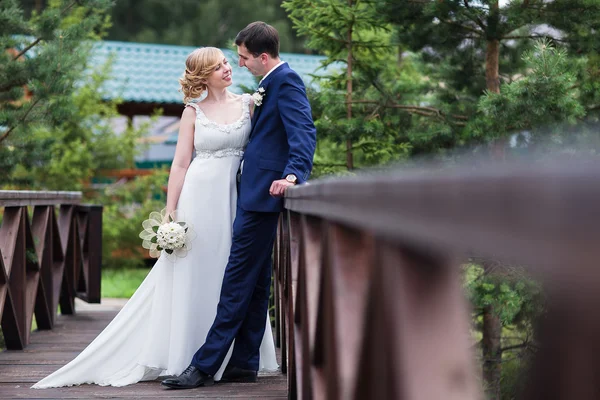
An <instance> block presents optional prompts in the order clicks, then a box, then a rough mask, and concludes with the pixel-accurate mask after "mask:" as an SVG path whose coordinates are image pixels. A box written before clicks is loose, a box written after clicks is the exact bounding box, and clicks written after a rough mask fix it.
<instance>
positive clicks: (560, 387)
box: [275, 163, 600, 400]
mask: <svg viewBox="0 0 600 400" xmlns="http://www.w3.org/2000/svg"><path fill="white" fill-rule="evenodd" d="M599 182H600V165H598V163H588V164H581V165H557V166H533V165H515V166H511V167H489V168H479V169H476V170H475V169H473V170H471V169H462V170H461V169H456V170H452V171H441V172H440V171H438V172H437V173H423V172H414V173H408V172H396V173H391V174H387V175H379V176H368V177H358V178H347V179H346V178H345V179H337V180H329V181H316V182H313V183H311V184H309V185H305V186H300V187H296V188H293V189H291V190H289V191H288V192H287V194H286V208H287V210H288V212H287V213H285V214H284V215H283V218H282V219H281V221H280V225H279V234H278V239H277V242H276V246H275V282H276V284H275V295H276V296H275V303H276V316H277V318H276V328H277V334H276V337H277V341H278V343H279V344H280V345H281V346H282V355H283V363H282V364H283V366H282V367H283V370H284V372H287V374H288V384H289V390H290V398H299V399H328V400H336V399H344V400H351V399H411V400H413V399H423V400H425V399H457V400H458V399H461V400H468V399H480V398H482V394H481V392H482V390H481V379H480V378H479V377H480V375H481V374H480V372H479V368H478V367H477V366H476V363H475V361H474V360H475V357H474V346H473V341H472V340H471V337H470V334H469V328H470V320H469V307H468V304H467V302H466V300H465V299H464V298H463V297H464V296H463V293H462V288H461V281H460V276H459V273H460V268H459V266H460V265H461V264H462V263H463V262H464V261H465V260H466V259H467V258H468V256H471V255H477V256H482V257H488V258H493V259H494V260H501V261H505V262H510V263H519V264H520V265H524V266H526V267H527V268H528V269H529V271H530V272H531V273H532V274H533V275H534V277H536V278H537V279H540V280H541V281H542V282H543V285H544V287H545V292H546V294H547V296H548V299H549V302H548V309H547V315H546V317H545V318H544V319H543V321H542V324H541V329H540V330H539V332H538V339H540V341H541V342H540V343H541V344H540V345H541V348H540V351H539V353H538V356H537V357H536V359H535V360H534V367H533V370H532V371H531V373H530V374H529V375H528V384H527V389H526V393H527V394H526V395H524V397H523V398H526V399H550V398H552V399H578V400H582V399H594V398H598V393H600V381H598V380H597V379H595V378H593V377H595V376H597V374H598V373H599V372H600V370H599V366H598V365H599V364H598V361H597V358H598V356H600V348H598V346H597V342H598V337H600V336H599V335H600V313H599V312H598V308H597V306H598V305H599V304H600V290H599V289H598V288H599V287H600V273H599V271H600V267H599V266H598V262H599V261H598V260H600V223H599V219H600V212H598V209H600V183H599Z"/></svg>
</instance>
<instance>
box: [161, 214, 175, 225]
mask: <svg viewBox="0 0 600 400" xmlns="http://www.w3.org/2000/svg"><path fill="white" fill-rule="evenodd" d="M171 213H173V211H167V212H166V213H165V216H164V217H163V220H162V221H161V222H160V224H161V225H164V224H166V223H168V222H169V216H170V215H171Z"/></svg>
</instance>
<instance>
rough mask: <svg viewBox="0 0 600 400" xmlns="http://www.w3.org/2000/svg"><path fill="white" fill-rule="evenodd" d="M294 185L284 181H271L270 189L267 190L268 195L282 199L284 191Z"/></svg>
mask: <svg viewBox="0 0 600 400" xmlns="http://www.w3.org/2000/svg"><path fill="white" fill-rule="evenodd" d="M294 185H295V183H291V182H288V181H287V180H285V179H279V180H276V181H273V183H272V184H271V188H270V189H269V194H270V195H271V196H273V197H283V195H284V194H285V189H287V188H288V187H290V186H294Z"/></svg>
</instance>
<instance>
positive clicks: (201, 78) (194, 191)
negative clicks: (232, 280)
mask: <svg viewBox="0 0 600 400" xmlns="http://www.w3.org/2000/svg"><path fill="white" fill-rule="evenodd" d="M231 83H232V80H231V66H230V65H229V63H228V62H227V59H226V58H225V56H224V55H223V53H222V52H221V51H220V50H219V49H217V48H214V47H205V48H201V49H197V50H195V51H194V52H192V53H191V54H190V55H189V56H188V58H187V60H186V70H185V73H184V75H183V77H182V78H181V79H180V84H181V88H182V91H183V93H184V102H186V103H187V107H186V108H185V110H184V111H183V115H182V117H181V125H180V129H179V138H178V141H177V148H176V150H175V157H174V159H173V164H172V166H171V172H170V176H169V183H168V193H167V212H171V211H174V210H176V209H177V210H178V211H182V212H183V214H182V215H184V218H185V221H186V222H188V223H190V224H191V225H192V226H193V228H194V230H195V231H196V235H197V236H196V239H194V242H193V245H192V246H191V250H190V251H189V252H188V254H187V256H186V257H184V258H178V259H177V260H176V261H175V262H174V263H173V262H171V261H170V260H168V259H167V258H166V257H164V256H161V257H160V258H159V259H158V260H157V262H156V264H155V265H154V268H153V269H152V270H151V271H150V273H149V274H148V276H147V277H146V279H145V280H144V281H143V282H142V284H141V285H140V287H139V288H138V289H137V291H136V292H135V293H134V295H133V296H132V297H131V299H130V300H129V301H128V302H127V304H126V305H125V307H123V309H122V310H121V311H120V312H119V314H117V316H116V317H115V319H114V320H113V321H112V322H111V323H110V324H109V325H108V326H107V327H106V328H105V329H104V331H102V332H101V333H100V334H99V335H98V337H96V339H94V341H93V342H92V343H90V345H89V346H88V347H87V348H86V349H85V350H83V351H82V352H81V353H80V354H79V355H78V356H77V357H76V358H75V359H74V360H73V361H71V362H70V363H68V364H67V365H65V366H64V367H62V368H60V369H59V370H58V371H56V372H54V373H53V374H51V375H49V376H47V377H46V378H44V379H42V380H41V381H39V382H38V383H36V384H35V385H34V386H33V388H36V389H41V388H49V387H60V386H71V385H80V384H83V383H94V384H98V385H103V386H106V385H111V386H124V385H130V384H133V383H136V382H139V381H145V380H154V379H156V378H158V377H159V376H165V375H179V374H181V372H182V371H183V370H184V369H185V368H186V367H187V366H188V365H189V364H190V359H191V356H192V355H193V354H194V352H195V351H196V350H197V349H198V348H200V346H201V345H202V344H203V343H204V341H205V338H206V334H207V333H208V330H209V329H210V327H211V325H212V323H213V320H214V318H215V315H216V311H217V304H218V302H219V295H220V291H221V283H222V280H223V275H224V272H225V266H226V265H227V260H228V257H229V248H230V246H231V237H232V225H233V220H234V218H235V209H236V197H237V193H236V174H237V171H238V168H239V165H240V160H241V157H242V154H243V150H244V148H245V146H246V143H247V142H248V137H249V134H250V117H251V114H252V109H253V104H252V102H251V96H250V95H248V94H244V95H241V96H240V95H236V94H233V93H231V92H229V91H228V90H227V88H228V87H229V86H230V85H231ZM204 92H206V93H207V95H206V98H205V99H204V100H202V101H201V102H199V103H197V104H194V103H189V101H190V100H192V99H196V98H199V97H201V95H202V94H204ZM194 149H195V152H196V154H195V157H194V159H193V160H192V153H193V150H194ZM266 324H267V329H266V330H265V335H264V337H263V340H262V345H261V347H260V369H261V370H276V369H277V368H278V365H277V361H276V359H275V346H274V342H273V335H272V331H271V327H270V324H269V319H268V315H267V316H266ZM232 348H233V345H232V346H231V348H230V349H229V354H228V355H227V357H226V358H225V360H224V362H223V365H221V368H220V369H219V372H217V374H216V375H215V380H219V379H220V378H221V376H222V374H223V371H224V369H225V367H226V366H227V362H228V360H229V357H230V355H231V351H232Z"/></svg>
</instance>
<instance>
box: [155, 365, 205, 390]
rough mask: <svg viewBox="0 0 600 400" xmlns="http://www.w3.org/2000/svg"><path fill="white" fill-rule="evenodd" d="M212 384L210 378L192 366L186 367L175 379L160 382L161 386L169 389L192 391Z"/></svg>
mask: <svg viewBox="0 0 600 400" xmlns="http://www.w3.org/2000/svg"><path fill="white" fill-rule="evenodd" d="M214 384H215V381H214V379H213V377H212V376H210V375H207V374H205V373H204V372H202V371H200V370H199V369H198V368H196V367H194V366H193V365H190V366H189V367H187V368H186V369H185V371H183V372H182V373H181V375H179V376H178V377H177V378H168V379H165V380H164V381H162V382H161V385H163V386H166V387H168V388H171V389H193V388H197V387H199V386H211V385H214Z"/></svg>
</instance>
